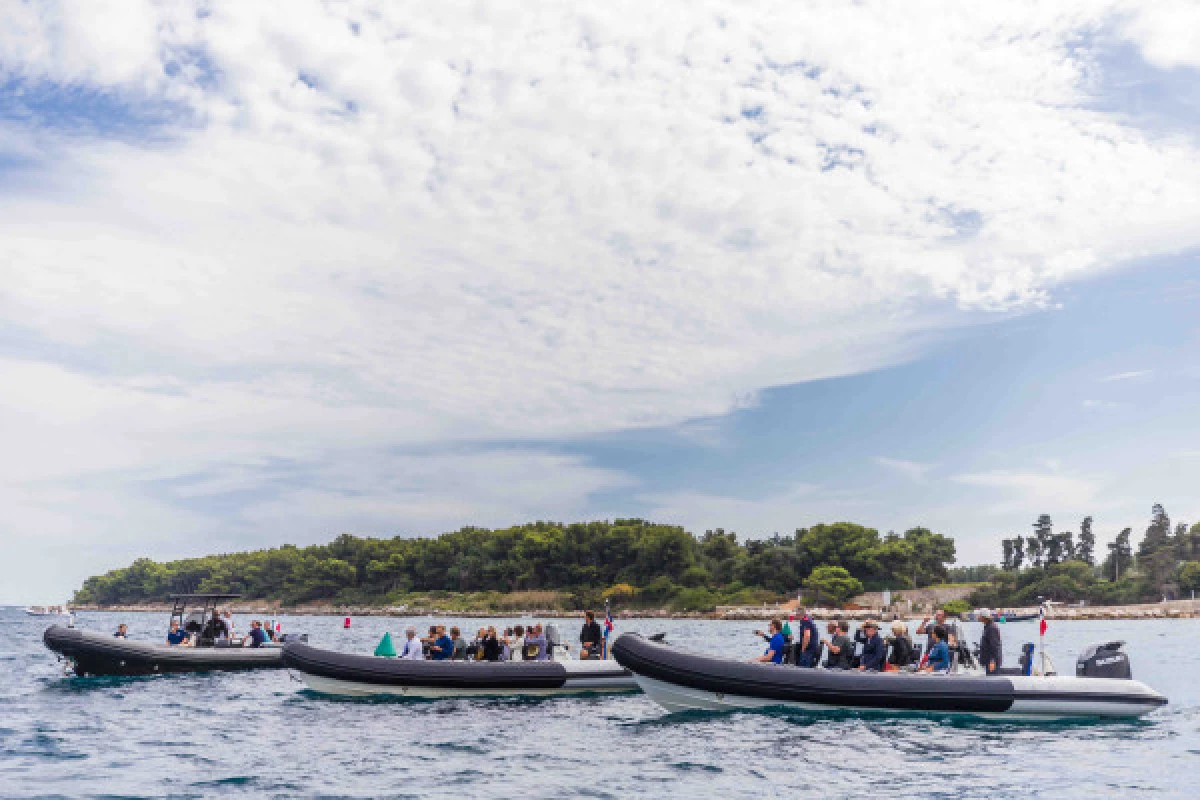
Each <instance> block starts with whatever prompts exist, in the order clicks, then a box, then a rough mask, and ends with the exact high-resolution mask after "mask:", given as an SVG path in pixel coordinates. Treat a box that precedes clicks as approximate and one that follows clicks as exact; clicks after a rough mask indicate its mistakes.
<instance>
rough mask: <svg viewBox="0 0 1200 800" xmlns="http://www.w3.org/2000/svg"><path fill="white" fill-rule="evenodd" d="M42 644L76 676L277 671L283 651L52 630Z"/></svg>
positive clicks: (268, 647)
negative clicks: (184, 644) (68, 664)
mask: <svg viewBox="0 0 1200 800" xmlns="http://www.w3.org/2000/svg"><path fill="white" fill-rule="evenodd" d="M42 641H43V642H45V644H46V647H49V648H50V649H51V650H53V651H54V652H55V653H58V655H59V656H61V657H62V658H64V659H66V660H68V661H70V662H71V665H72V668H73V670H74V672H75V674H76V675H78V676H80V677H86V676H90V675H158V674H161V673H164V672H204V671H208V670H235V669H237V670H240V669H279V668H281V667H282V666H283V648H282V647H281V646H279V645H264V646H263V647H217V646H213V647H172V646H171V645H168V644H155V643H151V642H139V641H136V640H133V639H122V638H118V637H115V636H113V635H112V634H109V633H100V632H97V631H86V630H80V629H79V628H64V627H63V626H61V625H51V626H50V627H49V628H47V629H46V632H45V633H44V634H42Z"/></svg>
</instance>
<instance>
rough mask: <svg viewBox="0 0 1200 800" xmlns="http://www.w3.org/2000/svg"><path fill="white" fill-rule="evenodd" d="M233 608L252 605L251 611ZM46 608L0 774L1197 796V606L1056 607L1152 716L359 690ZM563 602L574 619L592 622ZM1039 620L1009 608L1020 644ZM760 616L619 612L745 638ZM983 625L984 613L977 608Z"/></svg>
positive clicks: (119, 791) (654, 792)
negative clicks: (1110, 614) (994, 714)
mask: <svg viewBox="0 0 1200 800" xmlns="http://www.w3.org/2000/svg"><path fill="white" fill-rule="evenodd" d="M166 616H167V615H165V614H116V613H85V614H81V615H79V616H78V618H77V625H78V626H79V627H81V628H88V629H92V630H99V631H105V632H109V631H111V630H113V629H115V627H116V625H117V623H118V622H126V623H128V624H129V628H130V637H131V638H140V639H154V640H157V639H160V638H161V637H163V635H164V634H165V630H166V624H165V623H166ZM236 620H237V625H238V627H239V629H241V630H243V631H244V630H246V629H248V628H249V622H250V618H249V617H248V616H245V615H241V616H238V617H237V618H236ZM50 621H51V620H48V619H46V618H37V617H30V616H27V615H25V614H24V612H23V611H22V610H20V609H4V610H0V796H4V797H33V796H120V797H217V796H219V797H230V796H253V797H295V796H305V797H311V796H337V797H454V798H467V797H488V798H508V797H531V798H534V797H536V798H542V797H611V798H626V797H744V796H759V797H763V796H765V797H791V798H794V797H821V798H837V797H851V796H853V797H858V798H861V797H873V798H895V797H934V798H937V797H946V798H963V797H988V798H991V797H1029V796H1046V797H1056V798H1070V797H1079V798H1088V800H1094V798H1098V797H1135V796H1145V797H1187V798H1195V797H1200V620H1180V621H1166V620H1160V621H1137V622H1058V621H1052V622H1051V623H1050V632H1049V635H1048V638H1047V644H1048V647H1047V650H1048V652H1049V653H1050V654H1051V656H1052V657H1053V659H1054V661H1055V663H1056V665H1057V667H1058V669H1059V671H1060V672H1061V673H1063V674H1072V673H1073V672H1074V662H1075V656H1076V654H1077V653H1078V652H1079V651H1080V650H1081V649H1082V648H1083V647H1084V646H1085V645H1086V644H1087V643H1089V642H1096V641H1108V640H1113V639H1122V640H1125V641H1126V642H1127V645H1126V650H1127V652H1128V653H1129V654H1130V656H1131V658H1132V660H1133V673H1134V677H1135V678H1137V679H1138V680H1141V681H1144V682H1145V683H1147V684H1149V685H1150V686H1152V687H1154V688H1155V689H1157V690H1159V691H1160V692H1162V693H1164V694H1166V695H1167V696H1168V697H1169V698H1170V704H1169V705H1168V706H1166V707H1165V708H1163V709H1162V710H1160V711H1156V712H1155V713H1153V714H1151V715H1149V716H1148V717H1145V718H1143V719H1141V720H1138V721H1126V722H1106V723H1071V724H1061V723H1060V724H1045V723H1043V724H1028V723H1014V722H1002V721H1001V722H997V721H968V720H964V719H960V718H953V717H937V716H889V715H884V714H868V713H862V714H856V713H845V712H841V713H825V714H809V713H802V712H795V711H760V712H739V713H729V714H683V715H668V714H666V713H664V712H663V711H662V709H660V708H659V707H658V706H656V705H654V703H652V702H651V701H650V700H649V699H648V698H646V697H645V696H643V695H640V694H639V695H618V696H592V697H561V698H546V699H512V698H510V699H503V698H497V699H448V700H432V701H429V700H390V701H376V700H346V699H336V698H329V697H322V696H319V695H315V694H312V693H311V692H309V691H307V690H306V689H305V688H304V686H303V684H301V683H299V682H298V681H297V680H296V679H295V678H294V677H293V676H291V675H290V674H289V673H288V671H286V670H267V671H258V672H243V673H208V674H193V675H164V676H155V677H146V678H87V679H81V678H74V677H68V676H65V675H64V673H63V666H62V664H60V663H58V661H57V660H56V658H55V656H54V654H53V653H51V652H50V651H48V650H47V649H46V648H45V647H44V646H43V645H42V641H41V633H42V630H43V629H44V628H45V627H46V625H48V624H49V622H50ZM529 621H530V620H527V619H520V620H518V619H505V618H497V619H494V620H486V621H485V620H478V619H453V618H439V619H437V620H431V619H426V618H418V619H401V618H386V617H363V618H356V619H354V620H353V624H352V626H351V627H350V628H349V629H348V630H347V629H343V627H342V618H341V617H337V618H334V617H291V618H287V617H285V618H283V623H284V628H285V630H289V631H293V632H301V631H303V632H307V633H309V634H310V636H311V638H310V642H311V643H312V644H314V645H318V646H321V647H330V648H336V649H338V650H345V651H348V652H356V653H369V652H370V651H371V650H372V649H373V648H374V646H375V644H376V643H377V642H378V640H379V637H380V636H382V634H383V633H384V631H391V633H392V635H393V637H397V636H401V637H402V636H403V630H404V628H405V626H406V625H409V624H413V625H416V626H417V628H418V630H419V631H422V632H424V630H425V629H426V627H427V626H428V625H430V624H432V623H435V622H436V623H442V624H446V625H452V624H459V625H461V626H462V628H463V630H464V632H466V633H468V634H469V633H471V632H474V631H475V630H477V629H478V628H479V626H480V625H481V624H489V623H490V624H495V625H497V627H500V626H501V625H509V624H512V623H515V622H529ZM545 621H547V622H549V621H554V622H556V623H557V624H559V625H560V627H561V628H562V629H563V630H564V633H565V634H566V636H567V638H568V640H569V641H574V640H575V639H576V638H577V636H578V625H579V622H578V621H575V620H545ZM1036 625H1037V623H1036V622H1023V623H1013V624H1009V625H1003V626H1001V630H1002V632H1003V634H1004V645H1005V654H1006V655H1007V656H1008V657H1009V658H1010V660H1012V659H1013V658H1015V655H1016V653H1017V649H1018V646H1019V643H1020V642H1024V641H1031V640H1035V639H1036V635H1037V628H1036ZM756 627H763V626H762V625H761V624H755V623H746V622H722V621H702V620H657V619H656V620H619V621H618V623H617V632H618V633H619V632H622V631H640V632H642V633H656V632H666V633H667V634H668V638H669V640H670V641H671V642H672V643H673V644H674V645H676V646H679V647H685V648H689V649H694V650H698V651H704V652H707V653H715V654H720V655H725V656H729V657H734V658H749V657H751V656H753V655H756V654H757V653H759V652H761V650H762V646H763V645H762V643H761V640H759V639H758V638H757V637H755V636H754V634H753V630H754V629H755V628H756ZM966 628H967V636H968V638H970V639H972V640H976V641H977V640H978V636H979V626H978V625H976V624H969V625H967V626H966Z"/></svg>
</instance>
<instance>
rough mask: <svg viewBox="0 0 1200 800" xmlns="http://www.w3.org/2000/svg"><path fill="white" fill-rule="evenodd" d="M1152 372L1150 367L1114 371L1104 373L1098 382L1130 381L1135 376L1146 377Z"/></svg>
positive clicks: (1134, 378) (1135, 377)
mask: <svg viewBox="0 0 1200 800" xmlns="http://www.w3.org/2000/svg"><path fill="white" fill-rule="evenodd" d="M1153 374H1154V370H1151V369H1139V370H1131V371H1130V372H1116V373H1113V374H1112V375H1105V376H1104V377H1103V378H1101V379H1100V383H1113V382H1115V381H1132V380H1136V379H1137V378H1145V377H1147V376H1149V375H1153Z"/></svg>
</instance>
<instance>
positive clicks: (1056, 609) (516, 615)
mask: <svg viewBox="0 0 1200 800" xmlns="http://www.w3.org/2000/svg"><path fill="white" fill-rule="evenodd" d="M793 605H794V604H788V605H777V606H735V607H722V608H718V609H717V610H716V611H694V612H678V611H670V610H668V609H665V608H657V609H654V608H650V609H646V608H641V609H621V610H620V611H616V612H614V614H613V616H614V617H617V618H619V619H727V620H768V619H770V618H771V617H777V616H782V617H786V616H787V614H788V613H789V612H790V611H791V610H792V608H791V607H792V606H793ZM70 608H71V610H72V611H76V612H89V611H106V612H124V613H139V612H147V613H163V614H166V613H170V611H171V606H170V605H169V604H166V603H139V604H128V605H72V606H70ZM230 608H231V610H232V611H233V612H234V613H236V614H259V615H266V616H281V615H287V616H349V617H455V618H492V619H495V618H511V619H533V618H539V619H573V618H576V617H580V616H582V613H583V612H580V611H560V610H548V609H529V610H525V611H495V610H491V609H473V610H469V611H463V610H457V609H443V608H435V607H430V608H417V607H407V606H383V607H377V606H357V605H355V606H342V605H326V604H309V605H300V606H290V607H285V606H282V605H281V604H279V603H271V602H253V601H250V602H236V603H231V604H230ZM1010 610H1011V611H1013V612H1014V613H1022V614H1025V613H1037V608H1036V607H1033V608H1014V609H1010ZM812 614H813V616H814V617H816V618H817V619H831V618H834V617H845V618H848V619H855V620H862V619H866V618H867V617H879V618H882V619H884V620H892V619H921V618H923V617H924V616H925V615H924V614H913V613H904V612H898V611H887V612H882V613H881V612H879V611H874V610H870V609H853V610H851V609H833V608H814V609H812ZM1196 617H1200V600H1172V601H1168V602H1165V603H1144V604H1139V605H1124V606H1070V607H1067V606H1057V605H1056V606H1051V607H1050V608H1049V609H1048V613H1047V618H1048V619H1057V620H1095V619H1103V620H1116V619H1122V620H1137V619H1191V618H1196Z"/></svg>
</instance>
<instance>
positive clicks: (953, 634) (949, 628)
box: [917, 608, 959, 653]
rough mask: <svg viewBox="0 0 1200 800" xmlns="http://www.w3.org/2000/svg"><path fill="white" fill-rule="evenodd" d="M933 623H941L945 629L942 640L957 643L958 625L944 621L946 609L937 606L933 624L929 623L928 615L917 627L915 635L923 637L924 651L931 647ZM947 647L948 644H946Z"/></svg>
mask: <svg viewBox="0 0 1200 800" xmlns="http://www.w3.org/2000/svg"><path fill="white" fill-rule="evenodd" d="M935 625H941V626H942V627H943V628H945V629H946V635H945V636H943V637H942V641H943V642H945V641H949V642H950V643H951V644H957V643H958V638H959V637H958V625H957V624H956V623H954V622H946V609H944V608H939V609H938V610H937V611H935V612H934V614H933V624H932V625H931V624H930V620H929V617H926V618H925V619H923V620H921V624H920V625H919V626H918V627H917V635H918V636H924V637H925V652H926V653H928V652H929V649H930V648H931V647H933V628H934V626H935ZM947 647H949V645H947Z"/></svg>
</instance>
